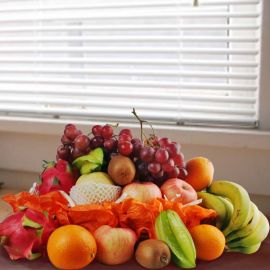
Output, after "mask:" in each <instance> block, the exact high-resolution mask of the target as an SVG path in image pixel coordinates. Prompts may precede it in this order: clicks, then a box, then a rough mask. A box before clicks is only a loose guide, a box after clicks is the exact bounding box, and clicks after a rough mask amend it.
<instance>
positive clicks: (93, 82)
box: [1, 77, 257, 91]
mask: <svg viewBox="0 0 270 270" xmlns="http://www.w3.org/2000/svg"><path fill="white" fill-rule="evenodd" d="M1 83H13V84H15V83H16V84H22V83H41V84H55V85H57V84H60V85H61V84H66V85H71V84H72V85H90V86H98V85H99V86H116V87H126V86H127V87H150V88H168V89H179V88H185V89H193V90H200V89H207V90H213V89H215V90H235V91H256V89H257V86H256V85H240V84H239V85H233V84H231V85H227V84H214V83H212V84H202V83H181V82H171V81H160V82H159V81H150V80H149V81H135V80H134V81H131V80H102V79H83V78H81V79H66V78H57V79H55V78H44V77H42V78H37V77H33V78H32V77H31V78H25V77H23V78H16V77H15V78H14V77H1Z"/></svg>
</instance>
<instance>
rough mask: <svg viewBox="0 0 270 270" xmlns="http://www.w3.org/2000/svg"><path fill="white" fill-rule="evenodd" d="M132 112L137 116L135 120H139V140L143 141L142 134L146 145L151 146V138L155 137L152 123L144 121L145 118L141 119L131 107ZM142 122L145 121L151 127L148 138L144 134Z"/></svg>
mask: <svg viewBox="0 0 270 270" xmlns="http://www.w3.org/2000/svg"><path fill="white" fill-rule="evenodd" d="M132 113H133V114H134V116H135V117H136V118H137V120H138V121H139V122H140V127H141V141H142V142H143V136H144V138H145V140H146V142H147V145H151V146H152V143H151V139H152V138H155V137H156V135H155V130H154V128H153V126H152V124H151V123H149V122H148V121H146V120H142V119H141V118H140V117H139V116H138V114H137V113H136V111H135V109H134V108H133V110H132ZM143 123H147V124H148V125H149V126H150V127H151V129H152V134H151V136H150V140H149V139H148V138H147V136H146V135H145V133H144V132H143Z"/></svg>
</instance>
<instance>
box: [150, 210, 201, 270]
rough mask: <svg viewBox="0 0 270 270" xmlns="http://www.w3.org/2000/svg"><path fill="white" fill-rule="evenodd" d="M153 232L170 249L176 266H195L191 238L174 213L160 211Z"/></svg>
mask: <svg viewBox="0 0 270 270" xmlns="http://www.w3.org/2000/svg"><path fill="white" fill-rule="evenodd" d="M155 231H156V235H157V238H158V239H159V240H162V241H164V242H165V243H166V244H167V245H168V246H169V247H170V249H171V251H172V254H173V256H172V259H173V261H174V263H175V264H176V265H177V266H179V267H181V268H194V267H195V266H196V249H195V246H194V243H193V240H192V237H191V235H190V233H189V231H188V230H187V228H186V226H185V224H184V223H183V222H182V220H181V219H180V217H179V216H178V214H177V213H176V212H175V211H173V210H166V211H162V212H161V213H160V214H159V215H158V217H157V218H156V220H155Z"/></svg>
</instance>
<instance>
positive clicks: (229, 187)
mask: <svg viewBox="0 0 270 270" xmlns="http://www.w3.org/2000/svg"><path fill="white" fill-rule="evenodd" d="M208 192H210V193H214V194H217V195H220V196H223V197H227V198H229V199H230V201H231V202H232V204H233V207H234V211H233V214H232V217H231V220H230V223H229V224H228V226H227V227H226V228H225V229H224V230H223V233H224V235H225V236H227V235H228V234H229V233H230V232H231V231H234V230H237V229H239V228H241V227H243V226H245V225H246V224H247V223H248V221H249V211H250V198H249V195H248V193H247V191H246V190H245V189H244V188H243V187H242V186H240V185H239V184H236V183H234V182H230V181H225V180H224V181H223V180H219V181H214V182H213V183H212V184H211V186H210V187H209V188H208Z"/></svg>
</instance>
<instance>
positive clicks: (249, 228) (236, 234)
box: [226, 202, 260, 243]
mask: <svg viewBox="0 0 270 270" xmlns="http://www.w3.org/2000/svg"><path fill="white" fill-rule="evenodd" d="M251 209H252V211H251V212H252V214H253V216H252V218H251V220H250V222H249V223H248V224H247V225H246V226H245V227H243V228H241V229H239V230H237V231H233V232H231V233H230V234H229V235H228V236H227V237H226V242H227V243H228V242H230V241H233V240H234V239H237V238H241V237H246V236H248V235H249V234H251V233H252V232H253V231H254V230H255V228H256V226H257V225H258V223H259V221H260V211H259V209H258V208H257V206H256V204H255V203H253V202H251Z"/></svg>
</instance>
